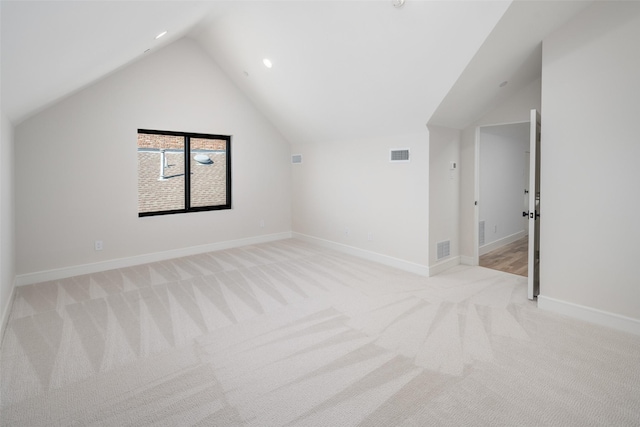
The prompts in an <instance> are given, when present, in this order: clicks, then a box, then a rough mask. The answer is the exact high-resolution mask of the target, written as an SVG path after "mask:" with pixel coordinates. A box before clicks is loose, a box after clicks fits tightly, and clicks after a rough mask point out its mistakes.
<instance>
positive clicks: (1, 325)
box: [0, 283, 16, 349]
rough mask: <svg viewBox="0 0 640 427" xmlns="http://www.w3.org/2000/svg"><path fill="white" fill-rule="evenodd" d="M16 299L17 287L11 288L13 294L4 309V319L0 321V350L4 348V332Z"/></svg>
mask: <svg viewBox="0 0 640 427" xmlns="http://www.w3.org/2000/svg"><path fill="white" fill-rule="evenodd" d="M15 297H16V285H15V283H14V285H13V286H12V287H11V293H10V294H9V298H7V303H6V304H5V306H4V307H2V319H0V349H1V348H2V343H3V342H4V332H5V331H6V329H7V323H8V322H9V313H11V308H12V307H13V300H14V299H15Z"/></svg>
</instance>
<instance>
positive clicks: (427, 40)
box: [0, 0, 511, 143]
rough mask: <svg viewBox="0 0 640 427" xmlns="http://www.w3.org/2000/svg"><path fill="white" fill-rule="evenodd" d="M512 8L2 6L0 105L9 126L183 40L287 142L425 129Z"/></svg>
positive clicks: (266, 0) (377, 1)
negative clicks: (195, 45) (197, 47)
mask: <svg viewBox="0 0 640 427" xmlns="http://www.w3.org/2000/svg"><path fill="white" fill-rule="evenodd" d="M510 3H511V2H510V1H484V0H479V1H478V0H476V1H450V0H442V1H439V0H438V1H424V0H406V2H405V4H404V6H403V7H401V8H395V7H393V2H392V1H390V0H371V1H349V0H344V1H322V0H317V1H314V0H309V1H274V0H262V1H126V0H112V1H98V0H85V1H64V0H63V1H8V0H3V1H2V2H1V3H0V4H1V8H2V9H1V11H2V13H1V19H2V22H1V24H2V28H1V31H2V33H1V34H2V37H1V40H2V50H1V54H2V74H1V77H2V105H1V108H2V110H3V113H4V114H6V115H7V116H8V117H9V118H10V119H11V120H12V121H13V122H14V124H17V123H19V122H21V121H23V120H25V119H26V118H28V117H30V116H31V115H33V114H35V113H37V112H38V111H40V110H42V109H44V108H46V107H47V106H50V105H52V104H53V103H55V102H57V101H59V100H60V99H62V98H63V97H65V96H68V95H69V94H71V93H74V92H75V91H78V90H80V89H82V88H83V87H86V86H88V85H90V84H92V83H93V82H95V81H97V80H98V79H100V78H103V77H104V76H106V75H108V74H109V73H112V72H113V71H115V70H117V69H119V68H121V67H123V66H126V65H127V64H129V63H131V62H132V61H134V60H136V59H138V58H140V57H142V56H143V55H144V52H145V50H147V49H149V48H151V49H152V50H158V49H160V48H161V47H162V46H163V45H165V44H167V43H170V42H171V41H173V40H176V39H178V38H180V37H182V36H184V35H188V36H189V37H192V38H194V39H195V40H196V41H197V42H198V43H199V44H200V45H201V46H202V47H203V49H204V50H205V51H206V52H208V53H209V54H210V55H211V57H212V58H213V60H214V61H216V63H217V64H218V65H219V66H220V67H221V68H222V69H223V70H224V71H225V72H226V73H227V75H228V76H229V77H230V78H231V79H232V80H233V81H234V82H235V83H236V85H237V86H238V87H240V88H241V89H242V90H243V91H244V92H245V93H246V95H247V96H248V97H249V98H250V99H251V100H253V102H254V103H255V104H256V105H257V107H258V108H260V109H261V111H262V112H263V113H264V114H265V116H267V117H268V118H269V119H270V120H271V121H272V122H273V123H274V124H275V125H276V127H278V128H279V129H280V131H281V132H282V133H283V135H284V136H285V137H286V138H287V139H288V140H289V141H291V142H303V143H304V142H321V141H328V140H344V139H354V138H367V137H372V136H381V135H382V136H386V135H398V134H406V133H415V132H424V130H425V127H424V126H425V124H426V122H427V120H428V119H429V117H431V115H432V114H433V112H434V111H435V109H436V108H437V106H438V105H439V104H440V103H441V101H442V99H443V98H444V97H445V95H446V94H447V93H448V92H449V89H450V88H451V86H452V85H453V84H454V82H455V81H456V80H457V79H458V77H459V76H460V74H461V73H462V71H463V70H464V68H465V66H466V65H467V64H468V63H469V61H470V60H471V58H472V57H473V55H474V54H475V53H476V51H477V50H478V49H479V48H480V46H481V45H482V43H483V42H484V40H485V39H486V37H487V36H488V35H489V34H490V32H491V31H492V29H493V28H494V26H495V25H496V23H497V22H498V21H499V20H500V18H501V17H502V15H503V14H504V12H505V11H506V10H507V8H508V6H509V4H510ZM164 30H169V33H168V35H167V36H165V37H164V38H162V39H160V40H154V39H153V38H154V36H155V35H157V34H158V33H160V32H161V31H164ZM265 57H268V58H270V59H271V60H272V62H273V68H271V69H267V68H265V67H264V65H263V64H262V60H263V58H265Z"/></svg>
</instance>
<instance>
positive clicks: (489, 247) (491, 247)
mask: <svg viewBox="0 0 640 427" xmlns="http://www.w3.org/2000/svg"><path fill="white" fill-rule="evenodd" d="M526 235H527V232H526V231H525V230H520V231H518V232H517V233H513V234H511V235H509V236H507V237H503V238H502V239H498V240H495V241H493V242H491V243H487V244H486V245H482V246H480V255H484V254H488V253H489V252H491V251H495V250H496V249H500V248H501V247H503V246H506V245H508V244H509V243H513V242H515V241H516V240H520V239H522V238H523V237H524V236H526Z"/></svg>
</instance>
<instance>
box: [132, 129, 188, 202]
mask: <svg viewBox="0 0 640 427" xmlns="http://www.w3.org/2000/svg"><path fill="white" fill-rule="evenodd" d="M176 209H185V205H184V137H182V136H171V135H154V134H144V133H139V134H138V212H139V213H146V212H160V211H170V210H176Z"/></svg>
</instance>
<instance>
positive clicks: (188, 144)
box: [137, 129, 231, 218]
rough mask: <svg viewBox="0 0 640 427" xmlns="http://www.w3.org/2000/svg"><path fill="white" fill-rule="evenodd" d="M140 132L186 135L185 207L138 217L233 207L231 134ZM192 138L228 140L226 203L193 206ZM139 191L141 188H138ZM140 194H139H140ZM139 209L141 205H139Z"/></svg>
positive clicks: (226, 147) (140, 214)
mask: <svg viewBox="0 0 640 427" xmlns="http://www.w3.org/2000/svg"><path fill="white" fill-rule="evenodd" d="M139 134H149V135H168V136H181V137H184V156H183V157H184V199H185V200H184V202H185V203H184V206H185V208H184V209H172V210H165V211H153V212H139V211H138V218H142V217H148V216H157V215H172V214H181V213H190V212H205V211H219V210H225V209H231V135H215V134H208V133H194V132H177V131H168V130H155V129H138V133H137V135H139ZM191 138H196V139H215V140H224V141H226V146H225V151H226V177H225V178H226V186H225V187H226V202H225V204H224V205H213V206H196V207H192V206H191V161H190V160H191ZM138 191H139V190H138ZM138 196H139V194H138ZM138 209H139V206H138Z"/></svg>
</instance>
